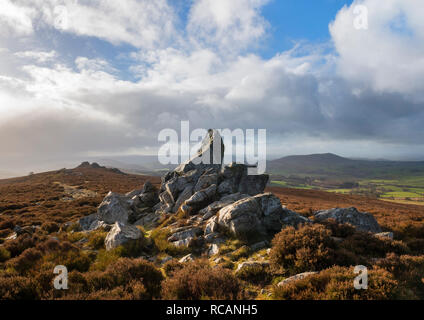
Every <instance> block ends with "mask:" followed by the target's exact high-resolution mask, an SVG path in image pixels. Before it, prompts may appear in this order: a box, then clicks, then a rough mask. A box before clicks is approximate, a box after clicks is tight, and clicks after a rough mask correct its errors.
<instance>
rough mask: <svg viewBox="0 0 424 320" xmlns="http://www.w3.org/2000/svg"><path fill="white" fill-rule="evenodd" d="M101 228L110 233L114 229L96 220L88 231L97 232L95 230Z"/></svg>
mask: <svg viewBox="0 0 424 320" xmlns="http://www.w3.org/2000/svg"><path fill="white" fill-rule="evenodd" d="M101 228H103V230H105V231H110V230H111V229H112V225H110V224H107V223H105V222H104V221H99V220H95V221H93V223H92V224H91V226H90V228H89V229H88V231H95V230H98V229H101Z"/></svg>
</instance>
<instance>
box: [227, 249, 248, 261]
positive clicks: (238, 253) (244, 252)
mask: <svg viewBox="0 0 424 320" xmlns="http://www.w3.org/2000/svg"><path fill="white" fill-rule="evenodd" d="M249 254H250V248H249V247H248V246H242V247H240V248H238V249H237V250H235V251H233V252H232V253H231V260H232V261H237V260H239V259H241V258H247V257H248V256H249Z"/></svg>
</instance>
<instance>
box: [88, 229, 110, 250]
mask: <svg viewBox="0 0 424 320" xmlns="http://www.w3.org/2000/svg"><path fill="white" fill-rule="evenodd" d="M106 236H107V232H105V231H93V232H91V233H90V236H89V237H88V245H89V246H90V247H91V248H93V249H96V250H99V249H102V248H104V246H105V239H106Z"/></svg>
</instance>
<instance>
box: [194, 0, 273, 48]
mask: <svg viewBox="0 0 424 320" xmlns="http://www.w3.org/2000/svg"><path fill="white" fill-rule="evenodd" d="M267 2H268V0H232V1H227V0H199V1H196V2H195V4H194V5H193V7H192V8H191V10H190V15H189V22H188V26H187V29H188V31H189V33H190V35H191V36H192V37H193V39H195V41H196V42H200V43H204V44H205V45H214V46H217V47H218V48H220V49H221V50H225V51H229V52H232V51H236V52H237V51H238V50H240V49H246V48H247V47H248V46H249V45H252V43H254V42H255V41H257V40H260V39H261V37H263V36H264V35H265V31H266V28H267V26H268V23H267V21H266V20H265V19H264V18H263V17H262V16H261V14H260V9H261V7H262V6H264V5H265V4H266V3H267Z"/></svg>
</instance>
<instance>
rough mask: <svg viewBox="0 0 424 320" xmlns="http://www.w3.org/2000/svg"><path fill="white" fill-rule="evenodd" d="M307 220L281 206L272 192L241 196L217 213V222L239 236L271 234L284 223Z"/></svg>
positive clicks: (296, 223) (290, 223)
mask: <svg viewBox="0 0 424 320" xmlns="http://www.w3.org/2000/svg"><path fill="white" fill-rule="evenodd" d="M308 221H309V220H308V219H307V218H304V217H302V216H300V215H299V214H297V213H295V212H293V211H290V210H288V209H285V208H283V207H282V205H281V202H280V199H279V198H277V197H276V196H275V195H273V194H272V193H263V194H259V195H256V196H253V197H247V198H243V199H241V200H239V201H236V202H234V203H232V204H230V205H228V206H226V207H224V208H222V209H221V210H220V211H219V213H218V224H219V225H221V226H223V227H225V228H228V229H230V230H231V231H232V232H234V233H235V234H236V235H239V236H249V235H252V234H254V235H256V236H271V235H274V234H275V233H277V232H278V231H280V230H281V228H282V227H283V226H284V225H291V226H297V225H298V224H300V223H306V222H308Z"/></svg>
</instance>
